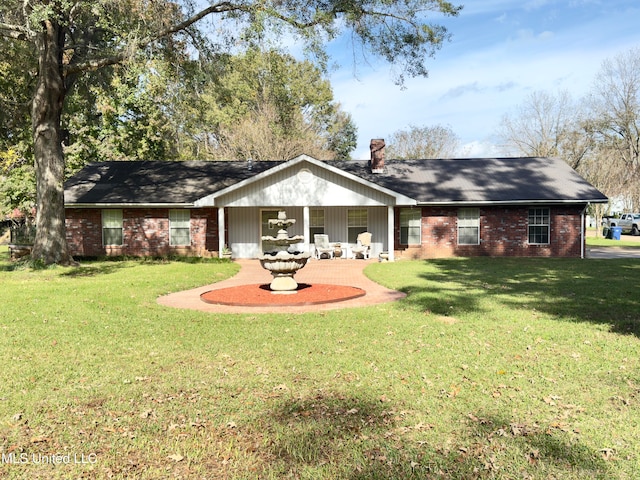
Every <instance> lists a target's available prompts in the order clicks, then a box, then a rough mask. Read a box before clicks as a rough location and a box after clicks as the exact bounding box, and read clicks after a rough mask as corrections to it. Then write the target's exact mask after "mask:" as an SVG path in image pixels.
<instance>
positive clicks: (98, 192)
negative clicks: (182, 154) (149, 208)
mask: <svg viewBox="0 0 640 480" xmlns="http://www.w3.org/2000/svg"><path fill="white" fill-rule="evenodd" d="M280 163H282V162H251V164H249V163H248V162H160V161H133V162H127V161H122V162H117V161H116V162H100V163H92V164H89V165H87V166H86V167H84V168H83V169H82V170H80V171H79V172H78V173H76V174H75V175H74V176H73V177H71V178H70V179H69V180H67V182H66V183H65V193H64V199H65V203H68V204H69V203H70V204H74V203H76V204H77V203H81V204H91V203H107V204H111V203H113V204H120V203H121V204H135V203H144V204H157V203H160V204H162V203H165V204H167V203H168V204H184V203H193V202H195V201H196V200H198V199H199V198H202V197H204V196H207V195H210V194H212V193H215V192H217V191H218V190H221V189H223V188H226V187H229V186H231V185H233V184H235V183H238V182H241V181H242V180H246V179H247V178H251V177H253V176H255V175H256V174H258V173H260V172H263V171H265V170H268V169H270V168H272V167H274V166H276V165H278V164H280Z"/></svg>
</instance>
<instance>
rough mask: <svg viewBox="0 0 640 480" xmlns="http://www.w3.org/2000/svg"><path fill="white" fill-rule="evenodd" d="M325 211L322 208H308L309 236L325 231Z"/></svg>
mask: <svg viewBox="0 0 640 480" xmlns="http://www.w3.org/2000/svg"><path fill="white" fill-rule="evenodd" d="M325 218H326V217H325V213H324V209H323V208H310V209H309V238H314V237H313V236H314V235H322V234H324V233H325V228H326V227H325Z"/></svg>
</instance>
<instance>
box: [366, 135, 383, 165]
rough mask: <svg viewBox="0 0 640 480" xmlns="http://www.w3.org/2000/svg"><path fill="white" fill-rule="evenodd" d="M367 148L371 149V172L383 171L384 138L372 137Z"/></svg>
mask: <svg viewBox="0 0 640 480" xmlns="http://www.w3.org/2000/svg"><path fill="white" fill-rule="evenodd" d="M369 148H370V149H371V163H370V165H371V173H382V172H384V139H382V138H374V139H372V140H371V144H370V145H369Z"/></svg>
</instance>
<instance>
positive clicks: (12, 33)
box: [0, 22, 31, 40]
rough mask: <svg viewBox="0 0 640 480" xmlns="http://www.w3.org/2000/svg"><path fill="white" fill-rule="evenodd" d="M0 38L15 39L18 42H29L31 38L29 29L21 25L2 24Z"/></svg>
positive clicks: (0, 25) (0, 24)
mask: <svg viewBox="0 0 640 480" xmlns="http://www.w3.org/2000/svg"><path fill="white" fill-rule="evenodd" d="M0 37H5V38H13V39H16V40H28V39H29V38H31V32H30V31H29V29H27V28H25V27H22V26H20V25H11V24H8V23H1V22H0Z"/></svg>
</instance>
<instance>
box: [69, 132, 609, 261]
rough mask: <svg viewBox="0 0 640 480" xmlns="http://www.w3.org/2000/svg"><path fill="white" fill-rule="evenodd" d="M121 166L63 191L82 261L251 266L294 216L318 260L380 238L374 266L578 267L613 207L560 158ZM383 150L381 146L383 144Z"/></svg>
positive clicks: (88, 171)
mask: <svg viewBox="0 0 640 480" xmlns="http://www.w3.org/2000/svg"><path fill="white" fill-rule="evenodd" d="M376 145H377V144H376V143H375V141H372V160H371V161H369V162H363V161H343V162H341V161H319V160H317V159H314V158H312V157H309V156H307V155H301V156H299V157H296V158H293V159H291V160H288V161H264V162H250V161H249V162H246V161H230V162H226V161H225V162H159V161H131V162H127V161H123V162H100V163H93V164H90V165H87V166H86V167H85V168H84V169H82V170H81V171H80V172H78V173H77V174H76V175H74V176H73V177H72V178H70V179H69V180H68V181H67V182H66V184H65V207H66V227H67V239H68V242H69V246H70V250H71V252H72V254H73V255H74V256H78V257H82V256H100V255H166V254H184V255H214V256H215V255H219V254H222V252H223V250H225V247H226V246H228V247H229V248H230V249H231V250H232V252H233V257H234V258H256V257H257V256H258V255H259V254H260V253H261V251H262V242H261V236H262V235H273V234H274V232H273V231H268V228H267V226H268V222H267V220H268V219H270V218H275V217H276V216H277V212H278V210H283V209H284V210H286V212H287V216H288V217H289V218H295V219H297V223H296V224H295V225H294V226H293V227H291V228H290V229H289V233H290V234H295V235H303V236H304V242H303V244H301V245H298V246H297V249H298V250H306V251H310V252H313V251H314V245H313V239H314V234H318V233H324V234H328V236H329V240H330V242H340V243H341V245H342V248H343V249H345V250H346V251H347V254H348V253H349V246H353V245H354V244H355V242H356V237H357V235H358V234H359V233H361V232H364V231H368V232H371V233H372V245H371V248H372V249H371V257H372V258H375V257H377V256H378V255H379V254H380V253H381V252H388V255H389V259H390V260H394V259H397V258H437V257H449V256H479V255H486V256H522V257H584V254H585V215H586V214H585V210H586V209H587V207H588V205H589V204H592V203H606V202H607V197H606V196H605V195H603V194H602V193H601V192H599V191H598V190H597V189H596V188H594V187H593V186H592V185H591V184H589V183H588V182H587V181H586V180H584V179H583V178H582V177H581V176H580V175H578V174H577V173H576V172H575V171H574V170H573V169H572V168H570V167H569V166H568V165H567V164H566V163H564V162H563V161H561V160H559V159H553V158H535V157H527V158H467V159H427V160H388V161H385V159H384V150H383V149H384V147H383V146H382V148H379V147H377V146H376ZM382 145H384V144H382Z"/></svg>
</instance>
